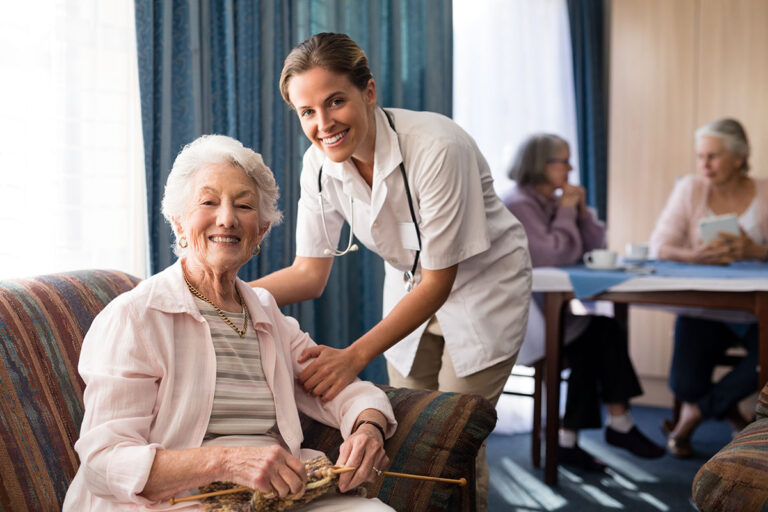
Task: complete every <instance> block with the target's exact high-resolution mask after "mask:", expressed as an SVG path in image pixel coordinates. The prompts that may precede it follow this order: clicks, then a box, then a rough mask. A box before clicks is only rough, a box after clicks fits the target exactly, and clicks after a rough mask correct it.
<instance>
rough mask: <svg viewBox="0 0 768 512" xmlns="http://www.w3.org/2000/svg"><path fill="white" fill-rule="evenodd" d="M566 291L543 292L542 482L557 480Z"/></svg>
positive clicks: (555, 481)
mask: <svg viewBox="0 0 768 512" xmlns="http://www.w3.org/2000/svg"><path fill="white" fill-rule="evenodd" d="M569 295H570V294H565V293H562V292H549V293H547V294H546V302H545V306H544V307H545V310H546V311H545V312H544V318H545V319H546V329H545V330H546V352H545V354H546V357H545V364H546V369H545V371H544V378H545V383H544V385H545V387H546V396H547V399H546V411H547V413H546V414H547V416H546V418H547V420H546V422H547V423H546V428H545V435H544V447H545V456H544V482H545V483H546V484H547V485H555V484H556V483H557V445H558V442H557V431H558V429H559V427H560V368H561V365H560V358H561V355H560V348H561V345H562V312H563V306H564V305H565V304H566V303H567V299H566V297H568V296H569Z"/></svg>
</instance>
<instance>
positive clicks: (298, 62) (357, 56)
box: [280, 32, 373, 107]
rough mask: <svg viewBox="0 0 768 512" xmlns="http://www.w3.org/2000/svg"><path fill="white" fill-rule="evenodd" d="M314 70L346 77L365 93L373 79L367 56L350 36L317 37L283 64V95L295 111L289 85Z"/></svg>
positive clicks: (327, 33) (281, 80) (323, 35)
mask: <svg viewBox="0 0 768 512" xmlns="http://www.w3.org/2000/svg"><path fill="white" fill-rule="evenodd" d="M314 67H320V68H323V69H325V70H327V71H331V72H333V73H337V74H340V75H346V77H347V78H349V81H350V82H352V84H353V85H354V86H355V87H357V88H358V89H360V90H361V91H362V90H363V89H365V87H366V86H367V85H368V81H369V80H370V79H371V78H373V75H372V74H371V69H370V68H369V67H368V58H367V57H366V56H365V52H364V51H363V50H362V49H361V48H360V47H359V46H358V45H357V43H356V42H354V41H353V40H352V39H351V38H350V37H349V36H348V35H346V34H334V33H332V32H322V33H320V34H315V35H313V36H312V37H310V38H309V39H307V40H306V41H304V42H303V43H300V44H299V45H298V46H296V47H295V48H294V49H293V50H291V53H289V54H288V56H287V57H286V58H285V62H284V63H283V71H282V73H280V94H282V96H283V99H284V100H285V102H286V103H287V104H288V105H290V106H291V107H293V104H292V103H291V98H290V96H289V95H288V82H290V80H291V78H293V77H294V76H295V75H299V74H301V73H304V72H306V71H309V70H310V69H312V68H314Z"/></svg>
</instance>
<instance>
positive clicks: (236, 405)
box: [195, 297, 279, 445]
mask: <svg viewBox="0 0 768 512" xmlns="http://www.w3.org/2000/svg"><path fill="white" fill-rule="evenodd" d="M195 304H197V307H198V308H199V309H200V313H201V314H202V315H203V318H205V320H206V321H207V322H208V326H209V328H210V330H211V339H212V341H213V348H214V350H215V351H216V389H215V391H214V396H213V409H212V411H211V419H210V421H209V422H208V429H207V431H206V434H205V440H206V441H209V442H204V444H229V443H227V442H225V439H222V437H223V436H234V437H233V439H238V440H239V441H238V442H237V443H236V444H257V445H263V444H274V443H275V442H279V440H278V439H276V433H275V432H273V430H274V429H275V423H276V416H275V400H274V397H273V395H272V391H271V390H270V389H269V386H267V382H266V379H265V378H264V371H263V369H262V366H261V355H260V353H259V338H258V335H257V334H256V330H255V329H254V328H253V325H249V326H248V330H247V332H246V335H245V337H244V338H241V337H240V336H239V335H238V334H237V333H236V332H235V331H234V330H232V328H231V327H230V326H229V325H227V324H226V323H225V322H224V320H222V318H221V317H220V316H219V315H218V314H217V313H216V310H214V309H213V307H211V305H210V304H208V303H207V302H205V301H203V300H201V299H199V298H197V297H195ZM226 315H227V317H228V318H229V319H230V320H231V321H232V323H234V324H235V326H237V327H238V328H242V325H243V321H244V314H243V313H230V312H227V313H226ZM242 436H248V437H251V436H257V437H264V439H261V440H259V439H253V440H252V441H253V442H247V443H243V442H242V440H243V437H242ZM214 440H215V442H210V441H214Z"/></svg>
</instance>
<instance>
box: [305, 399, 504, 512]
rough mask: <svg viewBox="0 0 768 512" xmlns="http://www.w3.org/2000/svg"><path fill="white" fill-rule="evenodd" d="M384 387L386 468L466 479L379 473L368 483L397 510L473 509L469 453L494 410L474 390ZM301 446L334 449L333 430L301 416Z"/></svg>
mask: <svg viewBox="0 0 768 512" xmlns="http://www.w3.org/2000/svg"><path fill="white" fill-rule="evenodd" d="M381 388H382V389H383V390H384V391H385V392H386V393H387V396H388V397H389V399H390V401H391V402H392V407H393V409H394V411H395V417H396V418H397V421H398V428H397V432H395V435H394V436H392V437H391V438H390V439H388V440H387V442H386V444H385V449H386V451H387V455H388V456H389V458H390V461H391V463H390V467H389V470H390V471H395V472H399V473H412V474H417V475H429V476H437V477H443V478H454V479H457V478H461V477H464V478H466V479H467V482H468V483H467V485H466V486H465V487H459V486H457V485H453V484H441V483H435V482H425V481H420V480H412V479H406V478H392V477H385V478H383V479H380V480H378V481H377V482H375V483H374V484H370V485H369V486H368V495H369V496H378V497H379V499H381V500H382V501H384V502H386V503H388V504H389V505H390V506H391V507H393V508H394V509H395V510H398V511H414V512H416V511H418V512H422V511H423V512H426V511H458V510H462V511H471V510H474V509H475V457H476V456H477V452H478V450H479V449H480V446H481V445H482V443H483V441H485V439H486V438H487V437H488V435H489V434H490V433H491V431H492V430H493V428H494V426H495V425H496V410H495V409H494V408H493V406H492V405H491V404H490V402H488V401H487V400H486V399H484V398H482V397H480V396H477V395H463V394H458V393H442V392H439V391H423V390H414V389H405V388H391V387H388V386H381ZM302 427H303V429H304V446H305V447H307V448H313V449H316V450H321V451H323V452H325V453H326V454H327V455H328V457H329V458H330V459H331V460H332V461H334V460H336V458H337V457H338V454H339V445H340V444H341V441H342V439H341V435H340V434H339V431H338V430H336V429H334V428H331V427H328V426H325V425H322V424H320V423H318V422H316V421H313V420H311V419H309V418H306V417H303V418H302Z"/></svg>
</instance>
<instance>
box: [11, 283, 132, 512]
mask: <svg viewBox="0 0 768 512" xmlns="http://www.w3.org/2000/svg"><path fill="white" fill-rule="evenodd" d="M138 282H139V278H137V277H134V276H131V275H128V274H125V273H123V272H118V271H110V270H83V271H77V272H67V273H61V274H51V275H46V276H40V277H35V278H29V279H13V280H4V281H0V475H2V477H1V478H0V511H2V512H18V511H25V510H29V511H41V512H45V511H54V510H61V504H62V502H63V501H64V495H65V494H66V492H67V488H68V487H69V484H70V482H71V481H72V478H74V476H75V473H76V472H77V468H78V466H79V461H78V459H77V455H76V453H75V451H74V448H73V445H74V444H75V441H76V440H77V437H78V432H79V430H80V423H81V422H82V419H83V398H82V397H83V389H84V384H83V381H82V380H81V379H80V376H79V374H78V373H77V363H78V359H79V357H80V347H81V345H82V342H83V337H84V336H85V333H86V332H87V331H88V328H89V327H90V326H91V322H92V321H93V319H94V317H95V316H96V315H97V314H98V313H99V311H101V310H102V309H103V308H104V306H106V305H107V304H108V303H109V302H110V301H111V300H112V299H114V298H115V297H117V296H118V295H120V294H121V293H123V292H125V291H127V290H130V289H131V288H133V287H134V286H136V284H137V283H138Z"/></svg>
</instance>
